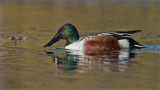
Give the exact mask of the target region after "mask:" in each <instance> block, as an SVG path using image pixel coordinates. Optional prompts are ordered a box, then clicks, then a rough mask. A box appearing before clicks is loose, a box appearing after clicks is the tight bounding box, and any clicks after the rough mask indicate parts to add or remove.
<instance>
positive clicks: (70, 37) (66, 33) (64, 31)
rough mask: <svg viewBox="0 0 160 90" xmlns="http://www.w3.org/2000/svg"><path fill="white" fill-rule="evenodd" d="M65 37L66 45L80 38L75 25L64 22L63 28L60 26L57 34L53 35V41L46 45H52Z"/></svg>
mask: <svg viewBox="0 0 160 90" xmlns="http://www.w3.org/2000/svg"><path fill="white" fill-rule="evenodd" d="M61 39H65V40H66V45H69V44H71V43H73V42H75V41H77V40H79V34H78V31H77V29H76V28H75V26H73V25H72V24H64V25H63V26H62V27H61V28H59V30H58V32H57V33H56V35H55V36H54V37H53V39H52V40H51V41H49V42H48V43H47V44H46V45H44V47H47V46H51V45H52V44H54V43H56V42H57V41H59V40H61Z"/></svg>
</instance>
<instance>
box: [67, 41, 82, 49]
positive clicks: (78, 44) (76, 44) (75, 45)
mask: <svg viewBox="0 0 160 90" xmlns="http://www.w3.org/2000/svg"><path fill="white" fill-rule="evenodd" d="M83 45H84V39H83V40H78V41H76V42H73V43H71V44H69V45H67V46H66V47H65V49H73V50H83V47H84V46H83Z"/></svg>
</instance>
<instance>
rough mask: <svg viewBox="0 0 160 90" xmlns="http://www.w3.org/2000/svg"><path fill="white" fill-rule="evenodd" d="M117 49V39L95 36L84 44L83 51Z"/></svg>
mask: <svg viewBox="0 0 160 90" xmlns="http://www.w3.org/2000/svg"><path fill="white" fill-rule="evenodd" d="M116 49H119V43H118V40H117V38H115V37H112V36H97V37H96V38H93V39H88V40H86V41H85V42H84V50H85V51H90V50H116Z"/></svg>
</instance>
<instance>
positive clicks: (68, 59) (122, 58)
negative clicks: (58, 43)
mask: <svg viewBox="0 0 160 90" xmlns="http://www.w3.org/2000/svg"><path fill="white" fill-rule="evenodd" d="M45 53H46V54H47V55H48V56H50V57H52V58H53V62H54V63H56V64H57V68H58V69H61V70H63V71H73V70H75V71H78V72H80V73H85V72H88V71H90V70H91V69H101V70H103V71H107V72H108V71H120V72H122V71H126V70H127V68H128V66H129V65H128V64H129V63H130V62H131V61H132V58H134V56H135V54H134V53H132V52H130V51H129V50H120V51H92V52H86V53H83V52H82V51H76V50H64V49H59V48H54V49H53V50H52V51H45Z"/></svg>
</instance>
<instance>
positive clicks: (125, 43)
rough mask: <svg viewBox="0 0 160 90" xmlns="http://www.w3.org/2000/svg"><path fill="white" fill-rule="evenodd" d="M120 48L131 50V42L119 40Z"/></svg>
mask: <svg viewBox="0 0 160 90" xmlns="http://www.w3.org/2000/svg"><path fill="white" fill-rule="evenodd" d="M118 42H119V44H120V46H123V47H124V48H129V41H128V39H121V40H118Z"/></svg>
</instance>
